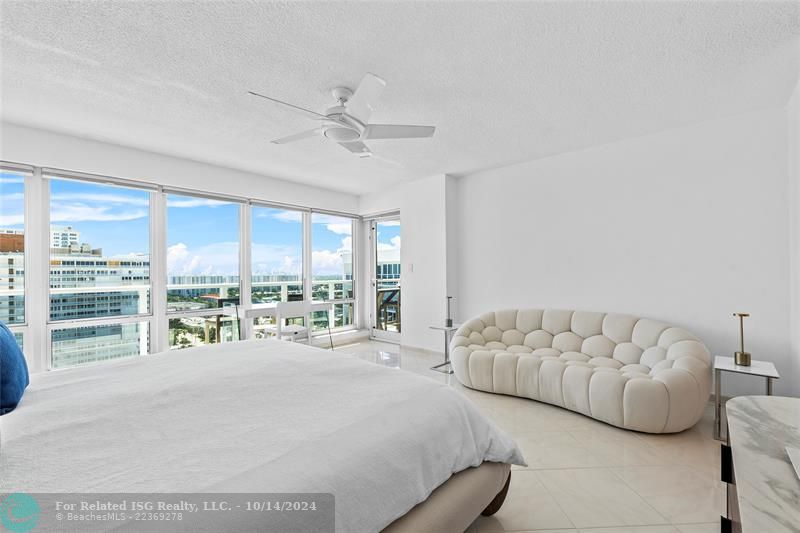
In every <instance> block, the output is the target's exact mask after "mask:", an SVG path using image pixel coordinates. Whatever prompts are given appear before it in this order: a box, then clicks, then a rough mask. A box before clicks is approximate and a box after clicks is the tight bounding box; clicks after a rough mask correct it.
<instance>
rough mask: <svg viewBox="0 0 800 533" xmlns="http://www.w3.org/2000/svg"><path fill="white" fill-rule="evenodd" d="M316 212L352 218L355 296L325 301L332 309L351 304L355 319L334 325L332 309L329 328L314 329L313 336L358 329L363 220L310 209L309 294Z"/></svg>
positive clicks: (351, 248) (312, 279)
mask: <svg viewBox="0 0 800 533" xmlns="http://www.w3.org/2000/svg"><path fill="white" fill-rule="evenodd" d="M315 214H320V215H328V216H334V217H339V218H346V219H348V220H350V241H351V244H350V253H351V256H352V257H351V262H352V273H351V275H352V278H353V279H352V286H353V296H352V297H350V298H340V299H338V300H337V299H327V300H325V301H326V302H330V303H331V305H332V308H331V309H333V308H335V307H336V306H337V305H341V304H349V305H350V306H351V307H352V309H353V321H352V323H351V324H347V325H344V326H334V325H333V324H332V322H331V321H332V319H333V317H332V314H334V313H333V311H332V310H330V311H326V312H327V313H328V328H322V329H320V330H317V331H316V332H314V331H312V332H311V336H312V337H316V336H322V335H327V334H328V330H330V332H331V333H338V332H343V331H351V330H356V329H358V328H359V306H358V292H359V291H358V264H359V258H360V255H359V254H358V245H357V243H359V242H360V234H359V231H360V227H361V224H359V222H360V221H361V220H362V219H361V217H357V216H354V215H348V214H344V213H336V212H334V211H327V210H322V209H311V210H310V212H309V214H308V232H307V236H308V247H307V248H308V288H307V290H308V293H307V294H309V295H313V291H312V288H313V287H314V277H313V274H312V269H313V265H312V261H313V250H314V242H313V234H314V231H313V230H314V222H313V219H314V215H315Z"/></svg>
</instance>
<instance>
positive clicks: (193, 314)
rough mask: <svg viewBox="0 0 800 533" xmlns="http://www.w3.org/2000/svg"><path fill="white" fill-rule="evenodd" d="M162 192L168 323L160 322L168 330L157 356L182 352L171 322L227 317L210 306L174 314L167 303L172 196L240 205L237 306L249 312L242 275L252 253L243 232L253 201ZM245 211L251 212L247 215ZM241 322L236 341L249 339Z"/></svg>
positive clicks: (178, 190) (175, 190) (182, 191)
mask: <svg viewBox="0 0 800 533" xmlns="http://www.w3.org/2000/svg"><path fill="white" fill-rule="evenodd" d="M159 192H160V194H161V195H162V201H163V209H164V211H163V212H164V223H163V230H162V233H163V236H164V246H163V248H162V249H160V252H161V255H162V256H163V262H164V265H163V266H164V275H163V276H161V278H162V280H163V283H164V291H163V292H162V294H163V295H164V302H163V303H164V311H165V316H164V320H160V322H162V323H163V324H164V326H163V327H164V336H163V338H162V340H163V343H164V346H163V350H159V351H158V352H156V353H160V352H161V351H165V350H173V349H180V348H173V347H172V346H170V344H169V322H170V320H175V319H179V318H207V317H216V316H227V315H226V314H225V313H221V312H220V309H222V308H221V307H209V308H206V309H195V310H186V311H170V310H169V303H168V302H167V295H168V291H169V286H170V285H169V283H168V280H169V272H168V271H167V268H166V258H167V249H168V248H169V238H168V236H169V205H168V197H169V196H170V195H173V196H182V197H185V198H199V199H203V200H217V201H222V202H229V203H231V204H236V206H237V207H238V209H239V215H238V219H239V220H238V223H239V231H238V232H237V234H238V239H239V254H238V255H239V268H238V276H239V304H238V305H237V307H238V309H240V310H242V309H245V306H244V303H245V302H244V300H245V295H244V289H243V285H244V282H243V279H244V278H243V276H242V274H243V266H242V263H243V258H244V257H245V256H247V257H249V253H250V247H249V246H247V251H244V250H243V249H244V248H245V246H243V244H242V243H243V242H245V241H243V240H242V238H243V235H244V232H243V226H244V224H243V222H245V220H249V216H250V212H249V211H250V208H249V201H247V200H243V199H241V198H236V197H229V196H225V195H215V194H209V193H205V192H202V191H190V190H186V189H182V188H172V187H161V188H160V191H159ZM245 211H246V212H247V213H245ZM248 272H249V267H248ZM248 286H249V283H248ZM249 303H250V296H249V293H248V296H247V304H248V307H247V309H249ZM240 314H241V311H240ZM237 320H238V322H239V325H238V330H239V337H240V339H236V340H245V339H247V337H246V336H245V331H244V329H243V324H244V322H245V321H243V320H241V319H239V318H238V317H237ZM234 342H235V341H234Z"/></svg>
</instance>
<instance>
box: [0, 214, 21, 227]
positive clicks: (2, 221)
mask: <svg viewBox="0 0 800 533" xmlns="http://www.w3.org/2000/svg"><path fill="white" fill-rule="evenodd" d="M24 222H25V215H23V214H22V213H15V214H12V215H6V214H2V215H0V226H16V225H17V224H23V223H24Z"/></svg>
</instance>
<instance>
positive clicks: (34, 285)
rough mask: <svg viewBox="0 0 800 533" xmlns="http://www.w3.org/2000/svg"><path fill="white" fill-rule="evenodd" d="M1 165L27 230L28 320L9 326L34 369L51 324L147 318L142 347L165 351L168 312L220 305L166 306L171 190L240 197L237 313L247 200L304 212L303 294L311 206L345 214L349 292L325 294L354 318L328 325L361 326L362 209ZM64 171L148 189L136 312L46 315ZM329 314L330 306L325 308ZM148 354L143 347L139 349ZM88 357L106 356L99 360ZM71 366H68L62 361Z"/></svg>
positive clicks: (246, 297)
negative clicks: (141, 300)
mask: <svg viewBox="0 0 800 533" xmlns="http://www.w3.org/2000/svg"><path fill="white" fill-rule="evenodd" d="M0 168H2V169H4V170H8V171H13V172H21V173H23V174H24V175H25V179H24V195H25V198H24V221H23V227H24V231H25V237H24V242H25V252H24V261H25V285H24V302H25V321H24V322H23V323H20V324H14V325H10V324H9V328H10V329H11V330H12V332H14V333H21V334H22V336H23V342H24V346H25V352H26V358H27V359H28V364H29V367H30V369H31V372H42V371H47V370H60V368H59V369H54V368H53V364H52V355H53V353H52V352H53V348H52V342H53V332H54V331H58V330H62V329H73V328H78V327H87V326H103V325H122V324H130V323H141V322H146V323H147V335H148V343H147V354H148V355H149V354H153V353H160V352H165V351H167V350H168V349H169V346H168V344H169V336H168V333H169V320H170V319H173V318H178V317H182V316H215V315H216V314H219V313H217V312H215V311H216V310H217V309H218V308H211V309H201V310H196V311H174V312H168V311H167V296H166V287H167V268H166V255H167V202H166V198H167V195H168V194H178V195H182V196H190V197H195V198H207V199H212V200H220V201H228V202H233V203H237V204H239V295H240V303H239V316H243V312H244V311H245V310H247V309H250V308H251V307H252V301H251V296H252V293H251V290H252V287H251V281H252V272H251V270H252V263H251V252H252V238H251V216H252V211H251V210H252V207H253V206H255V207H270V208H277V209H286V210H292V211H299V212H301V213H302V214H303V215H302V220H303V242H302V250H303V252H302V253H303V261H302V262H303V266H302V285H303V291H304V295H305V296H306V297H307V298H310V297H311V295H312V291H311V289H312V277H311V261H312V254H311V250H312V240H311V237H312V221H311V216H312V213H321V214H328V215H332V216H337V217H343V218H348V219H350V220H352V223H353V233H352V237H353V245H352V254H353V297H352V298H347V299H340V300H330V302H331V303H332V304H333V305H339V304H350V305H352V309H353V324H351V325H348V326H342V327H338V328H332V330H333V331H337V332H338V331H347V330H354V329H358V328H359V327H360V326H361V322H360V319H361V314H362V310H361V308H360V305H361V302H360V300H359V294H360V292H361V291H360V288H359V286H358V282H359V279H360V278H359V274H360V263H359V260H360V257H361V255H360V254H361V253H362V250H361V248H360V247H361V246H362V245H363V243H361V238H360V236H361V233H362V227H361V226H362V224H361V223H359V222H361V221H363V220H364V218H363V217H361V216H358V215H355V214H352V213H345V212H336V211H328V210H322V209H315V208H310V207H305V206H300V205H294V204H288V203H281V202H276V201H269V200H263V199H253V198H245V197H240V196H231V195H225V194H217V193H209V192H206V191H202V190H194V189H185V188H180V187H167V186H164V185H161V184H158V183H155V182H153V181H145V180H132V179H126V178H119V177H113V176H108V175H99V174H91V173H84V172H75V171H70V170H63V169H57V168H50V167H44V166H37V165H29V164H20V163H15V162H11V161H5V160H0ZM53 178H55V179H68V180H75V181H80V182H89V183H97V184H102V185H111V186H118V187H127V188H134V189H138V190H147V191H149V206H148V213H149V232H150V236H149V244H150V249H149V257H150V271H149V277H150V280H149V281H150V283H149V287H150V302H149V304H150V305H149V312H148V313H137V314H130V315H124V316H109V317H89V318H71V319H63V320H55V321H54V320H51V319H50V207H51V206H50V197H51V195H50V190H51V181H50V180H51V179H53ZM328 317H329V320H330V319H331V314H330V313H329V315H328ZM249 322H250V321H247V320H240V321H239V328H240V333H241V339H242V340H245V339H250V338H253V331H252V327H251V326H252V324H251V323H249ZM327 334H328V331H327V328H325V329H322V330H318V331H315V332H314V331H312V337H317V336H324V335H327ZM143 355H145V354H143ZM86 364H104V361H98V362H96V363H86ZM64 368H70V367H64Z"/></svg>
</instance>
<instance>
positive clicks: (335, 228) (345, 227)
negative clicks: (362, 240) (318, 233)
mask: <svg viewBox="0 0 800 533" xmlns="http://www.w3.org/2000/svg"><path fill="white" fill-rule="evenodd" d="M325 229H327V230H328V231H330V232H331V233H335V234H336V235H351V234H352V233H353V224H352V223H350V222H347V223H333V224H328V225H326V226H325Z"/></svg>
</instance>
